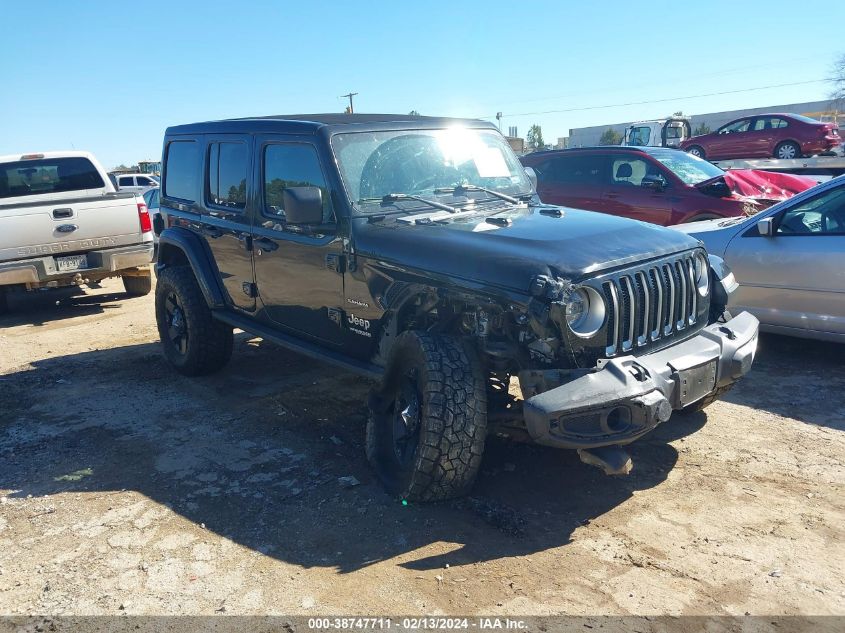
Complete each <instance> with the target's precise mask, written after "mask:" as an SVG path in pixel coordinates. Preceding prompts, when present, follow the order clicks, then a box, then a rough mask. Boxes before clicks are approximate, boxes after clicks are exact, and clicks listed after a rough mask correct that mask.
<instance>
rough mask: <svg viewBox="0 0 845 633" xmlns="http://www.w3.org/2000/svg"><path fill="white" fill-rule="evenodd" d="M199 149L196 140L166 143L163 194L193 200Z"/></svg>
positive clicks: (195, 190)
mask: <svg viewBox="0 0 845 633" xmlns="http://www.w3.org/2000/svg"><path fill="white" fill-rule="evenodd" d="M199 161H200V150H199V143H197V142H196V141H172V142H171V143H169V144H168V145H167V155H166V157H165V167H164V169H165V172H164V195H165V196H170V197H173V198H180V199H181V200H189V201H191V202H193V201H194V200H196V199H197V193H198V191H197V190H198V187H197V184H198V182H197V181H198V176H199V171H200V170H199V164H198V163H199Z"/></svg>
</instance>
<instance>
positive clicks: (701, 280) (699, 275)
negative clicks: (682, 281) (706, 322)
mask: <svg viewBox="0 0 845 633" xmlns="http://www.w3.org/2000/svg"><path fill="white" fill-rule="evenodd" d="M693 262H694V266H695V271H694V272H695V285H696V287H697V288H698V294H700V295H701V296H702V297H706V296H707V292H708V291H709V290H710V262H709V261H707V256H706V255H704V254H703V253H699V254H698V255H696V256H695V259H694V260H693Z"/></svg>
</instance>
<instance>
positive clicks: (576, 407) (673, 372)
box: [524, 312, 759, 448]
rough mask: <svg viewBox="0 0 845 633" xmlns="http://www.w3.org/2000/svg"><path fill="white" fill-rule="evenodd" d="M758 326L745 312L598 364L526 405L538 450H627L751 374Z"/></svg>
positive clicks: (532, 435) (525, 409)
mask: <svg viewBox="0 0 845 633" xmlns="http://www.w3.org/2000/svg"><path fill="white" fill-rule="evenodd" d="M758 327H759V323H758V321H757V319H756V318H755V317H753V316H752V315H751V314H749V313H748V312H743V313H742V314H740V315H738V316H737V317H735V318H733V319H731V320H730V321H728V322H727V323H725V324H718V323H717V324H713V325H710V326H707V327H706V328H704V329H703V330H702V331H701V332H700V333H699V334H698V335H697V336H695V337H693V338H691V339H689V340H687V341H684V342H682V343H678V344H677V345H673V346H672V347H669V348H666V349H664V350H661V351H659V352H655V353H653V354H648V355H646V356H640V357H637V356H624V357H620V358H615V359H613V360H609V361H605V362H601V361H600V362H599V363H600V365H599V367H600V368H599V369H598V370H597V371H595V372H593V373H590V374H587V375H585V376H582V377H580V378H577V379H575V380H573V381H571V382H568V383H566V384H564V385H561V386H559V387H556V388H554V389H550V390H549V391H546V392H544V393H541V394H538V395H536V396H534V397H532V398H529V399H527V400H526V401H525V406H524V416H525V424H526V427H527V430H528V433H529V435H530V436H531V438H532V439H533V440H534V441H535V442H537V443H538V444H544V445H547V446H555V447H559V448H596V447H600V446H610V445H618V444H629V443H630V442H633V441H634V440H636V439H638V438H640V437H642V436H643V435H645V434H646V433H648V432H649V431H651V430H652V429H654V427H656V426H657V425H658V424H660V423H661V422H665V421H666V420H668V419H669V417H670V416H671V414H672V411H673V410H679V409H682V408H684V407H685V406H687V405H690V404H693V403H695V402H697V401H699V400H701V399H703V398H706V397H707V396H709V395H711V394H713V393H716V392H719V391H724V390H726V389H727V388H728V387H730V386H731V385H732V384H733V383H734V382H736V381H737V380H738V379H739V378H740V377H741V376H743V375H744V374H746V373H747V372H748V370H749V369H751V364H752V363H753V362H754V354H755V352H756V350H757V331H758Z"/></svg>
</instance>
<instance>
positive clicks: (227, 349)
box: [155, 266, 233, 376]
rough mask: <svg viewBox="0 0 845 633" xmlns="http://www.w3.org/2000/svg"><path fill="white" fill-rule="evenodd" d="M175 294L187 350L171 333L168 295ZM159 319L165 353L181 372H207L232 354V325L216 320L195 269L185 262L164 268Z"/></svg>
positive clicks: (160, 280) (158, 290) (158, 299)
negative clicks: (177, 342)
mask: <svg viewBox="0 0 845 633" xmlns="http://www.w3.org/2000/svg"><path fill="white" fill-rule="evenodd" d="M171 295H174V296H175V298H176V299H177V301H178V304H179V306H180V310H181V313H182V315H183V322H184V325H185V331H186V334H187V340H186V344H185V348H186V349H185V352H184V353H183V352H181V351H180V350H179V349H178V348H177V347H176V345H175V344H174V343H173V342H172V341H171V339H170V337H169V332H168V330H169V327H170V323H169V322H168V316H167V305H166V304H167V301H168V297H170V296H171ZM155 303H156V305H155V310H156V323H157V325H158V333H159V337H160V338H161V344H162V348H163V349H164V356H165V357H166V358H167V360H168V362H169V363H170V364H171V365H173V367H174V368H175V369H176V371H178V372H179V373H181V374H184V375H186V376H204V375H207V374H212V373H214V372H216V371H218V370H219V369H221V368H222V367H223V366H224V365H225V364H226V363H228V362H229V359H230V358H231V357H232V342H233V334H232V327H231V326H229V325H226V324H225V323H222V322H220V321H217V320H215V319H214V318H213V317H212V316H211V310H210V309H209V308H208V304H207V303H206V301H205V297H204V296H203V294H202V291H201V290H200V287H199V284H198V283H197V280H196V277H194V273H193V271H191V269H190V268H188V267H186V266H175V267H172V268H171V267H168V268H165V269H164V270H163V271H161V273H160V274H159V276H158V282H157V283H156V302H155Z"/></svg>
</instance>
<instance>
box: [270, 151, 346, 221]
mask: <svg viewBox="0 0 845 633" xmlns="http://www.w3.org/2000/svg"><path fill="white" fill-rule="evenodd" d="M263 179H264V214H265V215H268V216H270V217H273V218H280V219H282V220H284V217H285V207H284V196H283V193H284V191H285V189H286V188H288V187H318V188H319V189H320V192H321V194H322V197H323V222H324V223H328V222H331V221H332V220H333V213H332V205H331V196H330V195H329V189H328V185H327V184H326V178H325V176H324V175H323V170H322V168H321V166H320V158H319V156H318V155H317V150H316V149H315V148H314V146H313V145H307V144H305V143H280V144H273V145H267V147H266V148H265V149H264V169H263Z"/></svg>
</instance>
